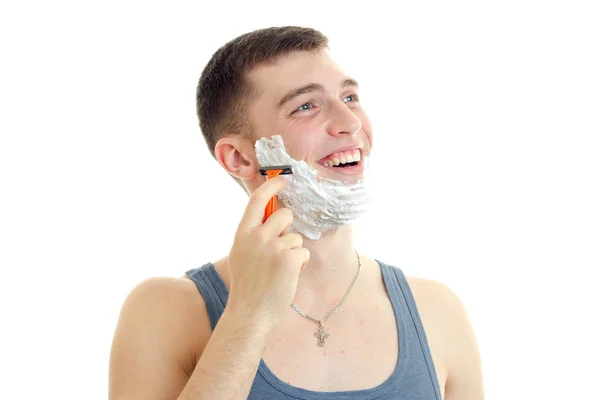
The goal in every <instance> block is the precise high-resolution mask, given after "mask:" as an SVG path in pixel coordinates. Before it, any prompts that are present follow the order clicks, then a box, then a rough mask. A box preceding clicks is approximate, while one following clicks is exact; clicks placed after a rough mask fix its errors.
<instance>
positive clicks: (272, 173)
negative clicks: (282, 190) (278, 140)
mask: <svg viewBox="0 0 600 400" xmlns="http://www.w3.org/2000/svg"><path fill="white" fill-rule="evenodd" d="M258 171H259V172H260V174H261V175H262V176H266V177H267V180H269V179H272V178H275V177H276V176H279V175H290V174H293V173H294V172H293V171H292V167H291V166H290V165H277V166H273V167H262V168H260V169H259V170H258ZM276 209H277V196H273V197H271V199H270V200H269V203H268V204H267V207H266V208H265V216H264V218H263V224H264V223H265V221H266V220H267V219H268V218H269V217H270V216H271V214H273V213H274V212H275V210H276Z"/></svg>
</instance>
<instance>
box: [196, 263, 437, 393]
mask: <svg viewBox="0 0 600 400" xmlns="http://www.w3.org/2000/svg"><path fill="white" fill-rule="evenodd" d="M377 262H378V263H379V266H380V268H381V273H382V275H383V280H384V283H385V287H386V289H387V293H388V296H389V298H390V300H391V302H392V306H393V308H394V314H395V315H396V322H397V325H398V345H399V346H398V349H399V351H398V362H397V365H396V368H395V370H394V372H393V373H392V375H391V376H390V377H389V378H388V379H387V380H386V381H385V382H383V383H382V384H380V385H378V386H376V387H373V388H370V389H363V390H353V391H344V392H316V391H312V390H306V389H301V388H298V387H294V386H291V385H288V384H287V383H285V382H283V381H282V380H280V379H279V378H277V377H276V376H275V374H273V372H271V370H270V369H269V367H268V366H267V365H266V364H265V362H264V361H263V360H262V359H261V360H260V364H259V366H258V372H257V373H256V376H255V378H254V383H253V384H252V389H251V390H250V395H249V396H248V399H251V400H270V399H276V400H283V399H305V400H313V399H326V400H351V399H381V400H384V399H402V400H442V396H441V394H440V388H439V383H438V380H437V376H436V373H435V368H434V365H433V360H432V358H431V353H430V350H429V345H428V344H427V337H426V335H425V330H424V328H423V324H422V323H421V318H420V316H419V312H418V311H417V306H416V304H415V300H414V298H413V295H412V292H411V290H410V288H409V286H408V282H407V281H406V277H405V276H404V274H403V273H402V271H401V270H400V269H399V268H396V267H392V266H389V265H386V264H384V263H382V262H380V261H377ZM186 275H187V276H188V277H189V278H190V279H191V280H192V281H194V283H196V286H197V287H198V290H199V291H200V294H201V295H202V297H203V298H204V302H205V303H206V309H207V311H208V316H209V318H210V323H211V325H212V328H213V329H214V328H215V325H216V324H217V322H218V321H219V318H220V317H221V315H222V314H223V311H224V309H225V305H226V304H227V298H228V295H229V293H228V292H227V288H226V286H225V283H224V282H223V280H222V279H221V277H220V276H219V274H218V273H217V272H216V271H215V268H214V265H213V264H212V263H208V264H205V265H203V266H202V267H199V268H196V269H192V270H190V271H187V272H186Z"/></svg>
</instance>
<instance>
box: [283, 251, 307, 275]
mask: <svg viewBox="0 0 600 400" xmlns="http://www.w3.org/2000/svg"><path fill="white" fill-rule="evenodd" d="M288 251H292V252H294V255H295V257H297V261H298V263H299V264H300V270H299V271H298V272H302V271H303V270H304V268H305V267H306V264H308V261H309V260H310V251H309V250H308V249H307V248H306V247H299V248H297V249H292V250H288Z"/></svg>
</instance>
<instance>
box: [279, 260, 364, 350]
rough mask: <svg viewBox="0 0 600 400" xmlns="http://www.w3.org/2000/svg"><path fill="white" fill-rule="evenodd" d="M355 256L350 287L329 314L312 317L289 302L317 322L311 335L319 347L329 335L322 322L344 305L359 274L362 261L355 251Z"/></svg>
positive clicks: (299, 312) (304, 315) (298, 311)
mask: <svg viewBox="0 0 600 400" xmlns="http://www.w3.org/2000/svg"><path fill="white" fill-rule="evenodd" d="M354 251H355V252H356V250H354ZM356 258H357V259H358V270H357V271H356V276H355V277H354V280H353V281H352V283H351V284H350V287H349V288H348V291H347V292H346V294H345V295H344V297H343V298H342V300H341V301H340V303H339V304H338V305H337V306H335V308H334V309H333V310H331V312H330V313H329V314H327V315H326V316H325V318H323V319H321V320H318V319H316V318H313V317H311V316H310V315H308V314H306V313H305V312H304V311H302V310H301V309H300V307H298V306H297V305H295V304H294V303H291V304H290V307H292V308H293V309H294V310H296V312H297V313H298V314H300V315H302V316H303V317H304V318H306V319H309V320H311V321H313V322H315V323H317V324H318V325H319V330H318V331H316V332H315V333H314V334H313V336H314V337H316V338H317V345H318V346H320V347H323V346H325V339H327V338H328V337H329V333H327V331H326V330H325V327H324V326H323V324H324V323H325V322H327V321H328V320H329V318H331V317H332V316H333V315H334V314H335V313H337V312H338V311H339V309H340V308H342V306H343V305H344V302H345V301H346V299H347V298H348V296H349V295H350V293H351V292H352V289H354V284H355V283H356V281H357V280H358V277H359V275H360V270H361V269H362V261H361V260H360V256H359V255H358V252H356Z"/></svg>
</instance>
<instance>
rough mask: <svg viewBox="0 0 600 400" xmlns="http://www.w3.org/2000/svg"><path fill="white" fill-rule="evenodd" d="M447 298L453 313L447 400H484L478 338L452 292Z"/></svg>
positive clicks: (446, 292) (445, 293)
mask: <svg viewBox="0 0 600 400" xmlns="http://www.w3.org/2000/svg"><path fill="white" fill-rule="evenodd" d="M442 292H443V298H444V300H445V301H446V302H447V304H448V305H449V309H450V310H451V312H450V313H449V315H448V317H450V318H448V319H447V332H448V338H450V340H451V341H450V342H449V343H448V348H447V350H448V381H447V383H446V396H445V400H483V398H484V390H483V373H482V367H481V358H480V354H479V346H478V344H477V338H476V337H475V332H474V331H473V327H472V325H471V321H470V319H469V316H468V314H467V311H466V309H465V307H464V305H463V304H462V302H461V301H460V299H459V298H458V296H457V295H456V294H455V293H454V292H452V291H451V290H450V289H449V288H445V289H444V290H443V291H442Z"/></svg>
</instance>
